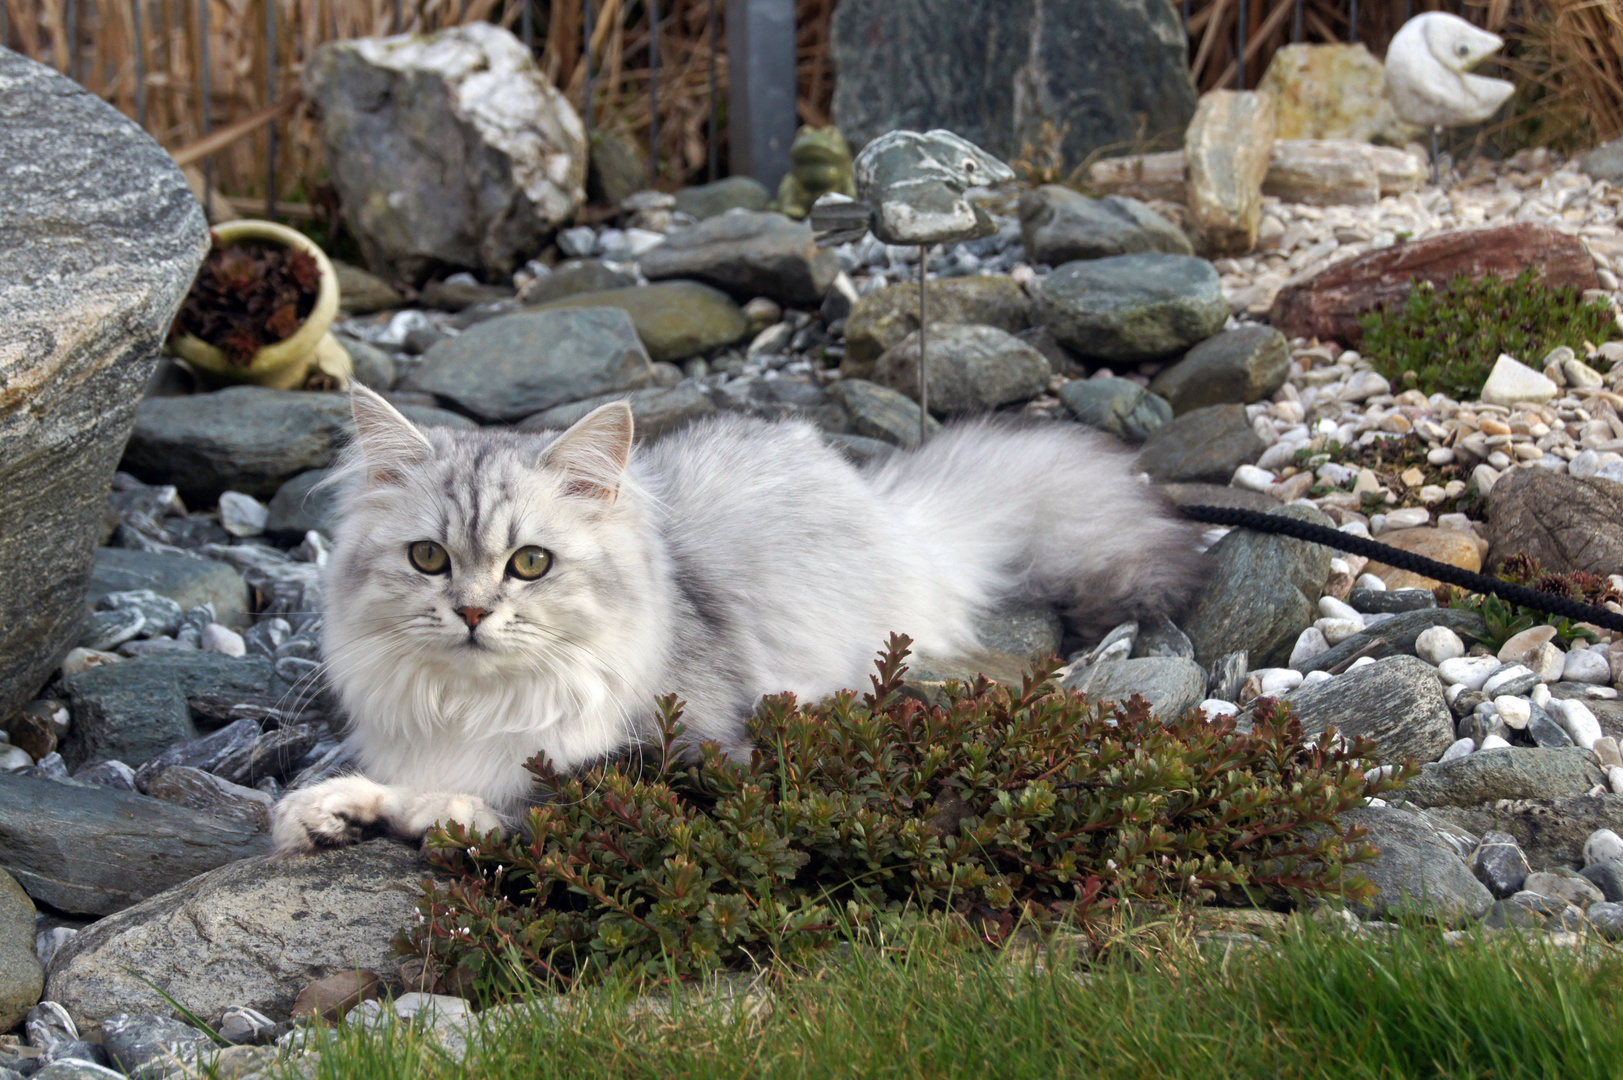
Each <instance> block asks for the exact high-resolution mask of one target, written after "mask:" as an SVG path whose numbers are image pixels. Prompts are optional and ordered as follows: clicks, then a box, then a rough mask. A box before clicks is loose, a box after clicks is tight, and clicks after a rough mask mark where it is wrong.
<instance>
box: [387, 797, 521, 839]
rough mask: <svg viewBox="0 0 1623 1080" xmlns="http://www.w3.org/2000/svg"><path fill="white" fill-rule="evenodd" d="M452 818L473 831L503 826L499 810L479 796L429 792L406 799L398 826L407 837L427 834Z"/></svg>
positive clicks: (451, 820)
mask: <svg viewBox="0 0 1623 1080" xmlns="http://www.w3.org/2000/svg"><path fill="white" fill-rule="evenodd" d="M453 821H454V822H456V823H457V824H459V825H462V826H463V827H464V828H466V829H468V830H470V831H473V832H490V831H492V830H494V829H500V828H501V825H502V819H501V818H500V817H499V816H498V815H497V814H496V811H494V810H492V809H491V808H490V805H489V804H488V803H486V802H485V800H483V799H481V798H479V796H477V795H455V794H451V793H449V792H444V791H430V792H426V793H424V794H422V795H418V796H416V797H415V798H412V799H410V800H408V801H407V803H406V806H405V812H404V813H403V815H402V817H401V821H400V823H399V829H400V832H401V833H403V834H405V835H407V836H411V837H424V836H426V835H427V834H428V832H429V830H430V829H433V828H434V827H435V826H437V825H448V824H450V823H451V822H453Z"/></svg>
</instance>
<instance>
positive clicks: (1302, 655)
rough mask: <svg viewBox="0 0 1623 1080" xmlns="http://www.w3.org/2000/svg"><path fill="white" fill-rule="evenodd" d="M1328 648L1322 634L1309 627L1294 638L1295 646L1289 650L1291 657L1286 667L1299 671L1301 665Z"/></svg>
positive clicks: (1328, 644) (1316, 628)
mask: <svg viewBox="0 0 1623 1080" xmlns="http://www.w3.org/2000/svg"><path fill="white" fill-rule="evenodd" d="M1329 648H1330V642H1329V640H1328V639H1326V638H1325V636H1324V632H1323V631H1322V630H1320V629H1319V628H1318V627H1316V626H1310V627H1308V628H1307V629H1306V630H1303V631H1302V632H1301V634H1300V635H1299V636H1298V637H1297V638H1296V645H1295V646H1294V647H1293V648H1292V649H1291V657H1290V660H1289V661H1287V664H1286V666H1287V667H1292V668H1298V669H1299V668H1300V667H1301V665H1302V664H1304V663H1306V662H1307V661H1308V660H1311V659H1313V657H1315V656H1318V655H1319V654H1320V653H1322V652H1325V651H1327V650H1328V649H1329Z"/></svg>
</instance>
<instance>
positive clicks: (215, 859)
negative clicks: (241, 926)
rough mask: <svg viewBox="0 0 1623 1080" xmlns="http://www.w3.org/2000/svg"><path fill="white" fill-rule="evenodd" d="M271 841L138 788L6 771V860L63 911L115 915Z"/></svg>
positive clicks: (0, 845)
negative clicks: (76, 782) (79, 784)
mask: <svg viewBox="0 0 1623 1080" xmlns="http://www.w3.org/2000/svg"><path fill="white" fill-rule="evenodd" d="M269 849H270V837H269V835H268V834H266V833H264V832H262V831H260V830H258V829H255V828H253V827H251V826H248V825H245V824H243V823H242V822H240V821H232V820H230V819H227V818H217V817H212V816H210V815H208V814H200V813H198V812H197V811H195V810H188V809H186V808H185V807H180V806H173V805H171V804H169V803H166V802H163V801H161V800H159V799H149V798H147V797H146V796H145V795H137V794H136V793H134V792H132V791H114V790H112V789H110V788H94V787H76V786H73V785H70V784H59V783H57V782H55V781H53V780H42V779H39V778H37V777H31V776H13V775H10V774H6V773H0V869H4V870H5V871H7V872H8V873H9V874H11V876H12V877H14V878H16V879H17V883H18V884H19V885H21V886H22V887H23V888H24V889H26V890H27V891H28V895H29V896H31V897H33V898H34V899H35V900H36V901H37V902H40V903H44V904H49V905H50V906H51V907H53V908H55V909H57V910H58V911H64V912H68V913H70V914H75V915H110V914H112V913H113V912H115V911H120V910H122V909H124V908H127V907H129V906H130V905H131V904H136V903H139V902H140V901H142V900H144V899H146V898H147V897H149V896H153V895H155V894H157V893H160V892H162V891H163V890H165V889H168V888H171V887H173V886H175V885H178V884H180V883H181V882H182V881H185V880H186V879H187V878H190V877H192V876H194V875H196V874H201V873H202V872H203V871H205V870H212V869H213V868H214V867H216V866H220V865H222V864H224V863H229V862H235V861H237V860H238V859H245V858H247V857H248V856H250V855H261V854H264V853H265V852H266V851H268V850H269ZM112 1011H115V1012H116V1011H117V1010H112Z"/></svg>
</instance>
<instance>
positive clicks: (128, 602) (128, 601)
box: [96, 589, 181, 637]
mask: <svg viewBox="0 0 1623 1080" xmlns="http://www.w3.org/2000/svg"><path fill="white" fill-rule="evenodd" d="M96 608H97V609H98V610H100V611H119V610H124V609H128V608H134V609H135V610H136V611H139V612H140V613H141V614H142V615H143V616H144V617H145V618H146V626H145V627H143V628H142V631H143V633H145V634H147V635H148V636H149V637H157V636H158V635H159V634H173V633H174V632H175V631H176V630H178V629H179V628H180V617H181V610H180V605H179V604H177V603H175V602H174V601H173V600H171V599H169V597H167V596H162V595H160V594H158V593H155V592H153V591H152V590H151V589H131V590H128V591H126V592H110V593H107V594H106V595H104V596H103V597H102V598H101V599H100V600H97V601H96Z"/></svg>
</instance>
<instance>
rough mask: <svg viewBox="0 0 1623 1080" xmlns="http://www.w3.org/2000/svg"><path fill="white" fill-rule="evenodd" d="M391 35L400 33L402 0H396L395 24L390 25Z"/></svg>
mask: <svg viewBox="0 0 1623 1080" xmlns="http://www.w3.org/2000/svg"><path fill="white" fill-rule="evenodd" d="M389 32H390V33H393V34H398V33H400V0H394V22H392V23H391V24H390V30H389Z"/></svg>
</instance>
